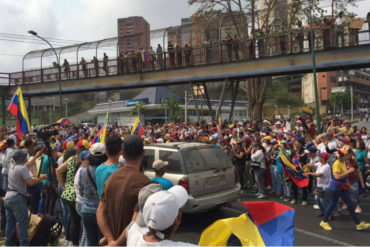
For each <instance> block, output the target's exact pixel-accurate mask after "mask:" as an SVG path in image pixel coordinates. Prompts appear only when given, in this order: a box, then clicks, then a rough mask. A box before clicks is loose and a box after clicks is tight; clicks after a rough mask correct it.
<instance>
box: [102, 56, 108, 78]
mask: <svg viewBox="0 0 370 247" xmlns="http://www.w3.org/2000/svg"><path fill="white" fill-rule="evenodd" d="M108 60H109V59H108V56H107V54H106V53H105V52H104V58H103V70H104V71H105V75H108V74H109V71H108Z"/></svg>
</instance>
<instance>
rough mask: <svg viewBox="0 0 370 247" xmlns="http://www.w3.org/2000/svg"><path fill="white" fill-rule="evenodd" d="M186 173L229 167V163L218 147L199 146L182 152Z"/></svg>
mask: <svg viewBox="0 0 370 247" xmlns="http://www.w3.org/2000/svg"><path fill="white" fill-rule="evenodd" d="M181 153H182V156H183V158H184V161H185V166H186V168H187V171H188V173H196V172H203V171H208V170H214V169H223V168H228V167H231V166H232V164H231V161H230V159H229V158H228V157H227V155H226V154H225V153H224V152H223V151H222V149H220V148H218V147H210V146H201V147H199V148H196V149H191V150H186V151H182V152H181Z"/></svg>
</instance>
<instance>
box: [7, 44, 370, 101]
mask: <svg viewBox="0 0 370 247" xmlns="http://www.w3.org/2000/svg"><path fill="white" fill-rule="evenodd" d="M221 61H222V60H221ZM368 67H370V45H369V44H364V45H359V46H353V47H346V48H337V49H329V50H321V51H316V68H317V71H333V70H342V69H345V70H347V69H356V68H368ZM310 72H312V55H311V53H303V54H302V53H301V54H288V55H284V56H281V55H280V56H273V57H263V58H260V59H249V60H243V61H239V62H236V61H234V62H227V63H225V62H218V63H211V64H201V65H193V66H186V67H179V68H173V69H169V68H167V69H164V70H153V71H145V72H138V73H131V74H119V75H117V73H115V74H112V75H107V76H100V77H87V78H74V79H67V80H62V81H61V82H60V84H61V85H60V86H61V92H62V94H74V93H87V92H96V91H108V90H118V89H130V88H142V87H153V86H166V85H176V84H186V83H190V82H192V83H198V82H215V81H223V80H245V79H247V78H253V77H264V76H275V75H284V74H293V73H310ZM56 78H58V77H56ZM72 78H73V77H72ZM18 86H21V87H22V91H23V94H24V96H25V97H37V96H45V95H56V94H58V93H59V81H57V80H54V81H44V82H27V83H22V82H20V83H17V82H12V83H9V85H7V86H3V87H1V88H0V90H1V91H0V92H1V95H2V96H5V97H9V96H11V95H13V94H14V92H15V90H16V88H17V87H18Z"/></svg>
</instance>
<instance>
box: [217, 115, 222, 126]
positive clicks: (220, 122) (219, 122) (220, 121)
mask: <svg viewBox="0 0 370 247" xmlns="http://www.w3.org/2000/svg"><path fill="white" fill-rule="evenodd" d="M217 122H218V124H219V125H221V124H222V120H221V114H220V115H218V119H217Z"/></svg>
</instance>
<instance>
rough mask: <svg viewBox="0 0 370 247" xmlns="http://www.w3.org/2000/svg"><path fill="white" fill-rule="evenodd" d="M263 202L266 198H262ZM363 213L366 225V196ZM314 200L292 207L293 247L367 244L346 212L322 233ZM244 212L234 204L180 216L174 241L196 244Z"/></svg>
mask: <svg viewBox="0 0 370 247" xmlns="http://www.w3.org/2000/svg"><path fill="white" fill-rule="evenodd" d="M240 200H241V201H255V200H257V199H255V198H254V197H253V195H249V194H247V195H244V196H242V197H241V198H240ZM265 200H266V199H265ZM267 200H271V201H278V202H280V203H283V204H286V205H289V206H291V205H290V204H289V203H287V202H283V201H282V200H280V199H278V198H277V197H276V196H275V197H273V196H269V197H268V198H267ZM360 200H361V205H362V209H363V212H362V213H361V214H360V215H359V216H360V220H361V221H362V220H365V221H368V222H370V194H368V196H367V197H361V199H360ZM313 204H314V199H313V196H312V195H310V196H309V205H307V206H301V205H300V204H297V205H294V206H292V207H293V208H295V219H294V224H295V245H298V246H323V245H325V246H346V245H354V246H359V245H362V246H365V245H370V238H369V237H370V230H369V229H368V230H366V231H362V232H359V231H356V230H355V224H354V222H353V221H352V220H351V218H350V216H349V214H348V212H347V211H344V212H343V213H344V215H343V216H338V217H334V220H333V221H330V222H329V223H330V225H331V226H332V227H333V230H332V231H331V232H327V231H325V230H323V229H322V228H321V227H320V226H319V223H320V220H321V218H319V217H317V214H318V212H319V211H318V210H315V209H313ZM244 212H245V209H244V208H243V206H242V205H240V204H239V203H238V202H235V203H232V204H231V205H230V206H221V207H217V208H215V209H212V210H210V211H208V212H205V213H200V214H193V215H190V214H189V215H184V216H183V220H182V223H181V226H180V228H179V229H178V231H177V232H176V234H175V240H177V241H183V242H189V243H193V244H197V243H198V241H199V239H200V235H201V233H202V231H203V230H204V229H205V228H206V227H207V226H209V225H211V224H212V223H213V222H214V221H215V220H218V219H223V218H228V217H236V216H239V215H240V214H242V213H244Z"/></svg>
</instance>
